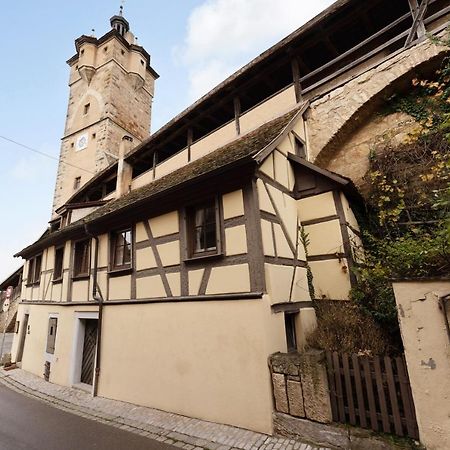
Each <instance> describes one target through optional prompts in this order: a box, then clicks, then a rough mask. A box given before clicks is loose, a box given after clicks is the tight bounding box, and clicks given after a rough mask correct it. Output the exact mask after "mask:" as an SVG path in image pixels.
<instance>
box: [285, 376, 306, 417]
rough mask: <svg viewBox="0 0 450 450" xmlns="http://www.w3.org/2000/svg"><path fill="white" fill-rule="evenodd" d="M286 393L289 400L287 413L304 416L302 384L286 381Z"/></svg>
mask: <svg viewBox="0 0 450 450" xmlns="http://www.w3.org/2000/svg"><path fill="white" fill-rule="evenodd" d="M287 395H288V401H289V414H290V415H291V416H296V417H305V408H304V407H303V391H302V385H301V383H299V382H298V381H292V380H288V381H287Z"/></svg>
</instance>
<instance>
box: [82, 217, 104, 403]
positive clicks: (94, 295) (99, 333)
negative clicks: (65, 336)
mask: <svg viewBox="0 0 450 450" xmlns="http://www.w3.org/2000/svg"><path fill="white" fill-rule="evenodd" d="M84 231H85V232H86V234H87V235H88V236H89V237H90V238H92V239H94V240H95V253H94V271H93V274H92V278H93V279H92V281H93V283H92V298H93V299H94V300H95V301H96V302H97V303H98V323H97V345H96V347H95V372H94V380H93V388H92V396H93V397H96V396H97V392H98V379H99V377H100V362H101V347H102V324H103V296H102V294H101V291H100V289H97V276H98V249H99V239H98V237H97V236H94V235H93V234H91V233H90V232H89V229H88V224H87V223H85V224H84Z"/></svg>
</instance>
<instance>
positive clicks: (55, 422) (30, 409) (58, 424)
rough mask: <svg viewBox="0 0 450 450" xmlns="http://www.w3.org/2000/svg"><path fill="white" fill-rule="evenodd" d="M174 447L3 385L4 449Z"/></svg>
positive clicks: (0, 437)
mask: <svg viewBox="0 0 450 450" xmlns="http://www.w3.org/2000/svg"><path fill="white" fill-rule="evenodd" d="M174 448H175V447H173V446H171V445H167V444H163V443H160V442H158V441H154V440H151V439H149V438H146V437H143V436H139V435H137V434H134V433H130V432H128V431H124V430H120V429H118V428H115V427H112V426H108V425H104V424H102V423H99V422H95V421H93V420H89V419H85V418H83V417H79V416H77V415H74V414H70V413H67V412H65V411H61V410H59V409H57V408H53V407H51V406H49V405H47V404H46V403H43V402H40V401H38V400H34V399H32V398H29V397H26V396H24V395H21V394H18V393H16V392H14V391H12V390H10V389H8V388H7V387H4V386H2V385H0V450H84V449H86V450H89V449H98V450H122V449H133V450H144V449H145V450H173V449H174Z"/></svg>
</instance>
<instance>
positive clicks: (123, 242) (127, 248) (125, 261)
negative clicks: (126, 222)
mask: <svg viewBox="0 0 450 450" xmlns="http://www.w3.org/2000/svg"><path fill="white" fill-rule="evenodd" d="M112 245H113V249H112V253H113V261H112V266H113V267H114V268H123V267H129V266H130V265H131V251H132V249H131V245H132V244H131V230H125V231H119V232H116V233H115V234H114V235H113V236H112Z"/></svg>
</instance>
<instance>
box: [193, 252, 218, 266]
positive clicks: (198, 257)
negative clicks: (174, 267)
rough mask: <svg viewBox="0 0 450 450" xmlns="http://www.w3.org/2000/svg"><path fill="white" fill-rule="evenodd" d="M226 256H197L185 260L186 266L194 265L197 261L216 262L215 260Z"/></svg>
mask: <svg viewBox="0 0 450 450" xmlns="http://www.w3.org/2000/svg"><path fill="white" fill-rule="evenodd" d="M224 256H225V255H224V254H223V253H214V254H212V255H211V254H210V255H201V254H199V255H196V256H191V257H189V258H186V259H184V262H185V263H186V264H189V263H194V262H196V261H209V260H214V259H219V258H223V257H224Z"/></svg>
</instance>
